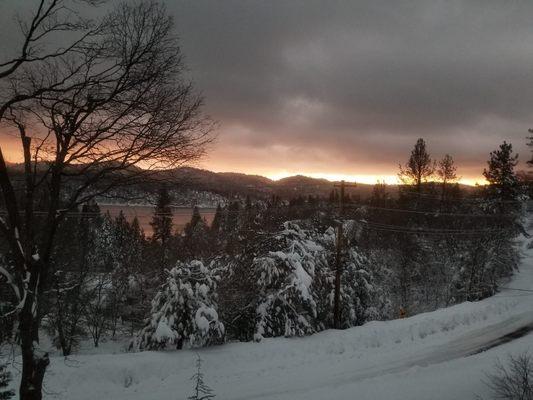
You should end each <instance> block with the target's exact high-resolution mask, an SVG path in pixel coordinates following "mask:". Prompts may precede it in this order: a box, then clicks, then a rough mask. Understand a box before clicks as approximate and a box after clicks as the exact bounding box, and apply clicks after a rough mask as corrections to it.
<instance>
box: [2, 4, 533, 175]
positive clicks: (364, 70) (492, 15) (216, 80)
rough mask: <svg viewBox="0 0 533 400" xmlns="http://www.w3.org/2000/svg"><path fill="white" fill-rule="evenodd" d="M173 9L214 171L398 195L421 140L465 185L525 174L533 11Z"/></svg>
mask: <svg viewBox="0 0 533 400" xmlns="http://www.w3.org/2000/svg"><path fill="white" fill-rule="evenodd" d="M31 1H33V0H24V4H25V5H26V4H27V3H28V2H31ZM2 3H4V5H3V7H2ZM21 3H22V1H19V2H17V1H15V0H0V7H2V8H0V11H1V12H0V22H1V20H2V19H6V18H11V16H12V14H13V12H11V13H10V12H9V11H10V10H12V9H17V8H20V4H21ZM165 3H166V5H167V8H168V12H169V13H170V14H171V15H173V17H174V19H175V23H176V31H177V34H178V35H179V37H180V41H181V46H182V50H183V53H184V55H185V60H186V63H187V65H188V68H189V72H188V74H189V75H190V77H191V79H192V80H193V81H194V83H195V86H196V88H197V89H198V90H199V91H201V93H202V94H203V95H204V96H205V103H206V105H205V112H206V113H207V114H209V115H210V116H211V117H212V118H213V119H214V120H216V121H217V123H218V128H217V130H216V132H215V133H216V136H217V140H216V142H215V144H213V145H212V147H211V148H210V151H209V152H208V155H207V157H206V158H205V159H204V160H203V161H202V162H201V163H200V166H201V167H204V168H207V169H211V170H214V171H238V172H245V173H253V174H261V175H266V176H269V177H272V178H279V177H283V176H287V175H292V174H305V175H311V176H318V177H326V178H328V177H329V178H336V177H345V178H353V179H350V180H354V179H356V180H358V181H361V182H368V183H372V182H375V180H376V179H385V180H387V181H394V180H395V177H396V174H397V172H398V163H404V162H405V161H406V160H407V158H408V156H409V152H410V150H411V148H412V147H413V145H414V143H415V142H416V140H417V138H419V137H422V138H424V139H425V140H426V142H427V145H428V149H429V152H430V153H431V155H432V156H433V157H434V158H436V159H438V158H441V157H442V156H443V155H444V154H446V153H450V154H451V155H453V156H454V158H455V159H456V161H457V164H458V166H459V171H458V172H459V175H460V176H461V177H462V178H463V181H464V182H470V183H473V182H474V181H476V180H481V178H480V176H481V172H482V170H483V168H484V166H485V165H486V160H487V158H488V154H489V152H490V151H492V150H494V149H496V148H497V147H498V146H499V144H500V143H501V142H502V141H503V140H507V141H510V142H512V143H513V145H514V148H515V150H516V151H517V152H518V153H519V154H520V155H521V160H522V164H521V167H522V168H524V167H525V166H524V165H525V164H524V162H525V161H526V160H527V159H528V157H529V155H530V153H529V150H528V149H527V147H526V145H525V143H526V136H527V135H528V133H527V129H528V128H529V127H532V126H533V121H532V118H531V112H532V111H533V68H532V67H533V22H532V21H531V16H532V15H533V2H532V1H526V0H524V1H518V0H507V1H501V0H479V1H476V0H471V1H466V0H463V1H454V0H447V1H444V0H435V1H430V2H428V1H425V0H404V1H380V0H368V1H355V0H354V1H337V0H331V1H326V0H323V1H315V0H305V1H304V0H291V1H281V0H278V1H260V0H241V1H236V0H225V1H217V0H194V1H192V0H190V1H180V0H178V1H171V0H167V1H166V2H165Z"/></svg>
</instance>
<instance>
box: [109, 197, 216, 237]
mask: <svg viewBox="0 0 533 400" xmlns="http://www.w3.org/2000/svg"><path fill="white" fill-rule="evenodd" d="M99 207H100V210H101V212H102V213H103V214H105V213H106V212H108V213H109V215H111V216H112V217H116V216H118V215H119V213H120V211H122V213H123V214H124V216H125V217H126V219H127V220H128V221H129V222H131V221H133V219H134V218H135V217H137V219H138V220H139V225H140V226H141V228H142V229H143V230H144V233H145V234H146V236H151V235H152V227H151V226H150V222H151V221H152V216H153V214H154V209H155V207H154V206H145V205H130V204H99ZM171 208H172V222H173V223H174V227H173V230H174V231H176V230H178V231H180V232H181V231H182V230H183V228H184V227H185V225H186V224H187V223H188V222H189V221H190V220H191V216H192V210H193V209H192V208H191V207H171ZM199 210H200V215H201V216H202V217H203V218H204V219H205V221H206V222H207V223H208V224H211V222H212V221H213V218H214V217H215V212H216V208H199Z"/></svg>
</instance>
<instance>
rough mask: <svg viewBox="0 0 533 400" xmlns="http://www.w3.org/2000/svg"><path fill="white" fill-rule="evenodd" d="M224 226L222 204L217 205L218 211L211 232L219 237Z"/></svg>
mask: <svg viewBox="0 0 533 400" xmlns="http://www.w3.org/2000/svg"><path fill="white" fill-rule="evenodd" d="M221 226H222V207H221V206H220V203H219V204H217V209H216V211H215V216H214V217H213V222H211V232H212V233H213V234H214V235H217V234H218V233H219V231H220V228H221Z"/></svg>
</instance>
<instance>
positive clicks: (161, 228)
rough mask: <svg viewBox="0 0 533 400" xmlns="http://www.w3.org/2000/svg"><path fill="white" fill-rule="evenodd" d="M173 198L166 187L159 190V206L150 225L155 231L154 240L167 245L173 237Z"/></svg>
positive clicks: (157, 205)
mask: <svg viewBox="0 0 533 400" xmlns="http://www.w3.org/2000/svg"><path fill="white" fill-rule="evenodd" d="M171 204H172V198H171V197H170V194H169V192H168V190H167V188H166V187H163V188H161V189H160V190H159V193H158V197H157V204H156V207H155V210H154V215H153V217H152V222H150V225H151V226H152V229H153V235H152V240H153V241H155V242H158V243H160V244H161V245H163V246H164V245H166V244H167V243H168V241H169V240H170V238H171V236H172V208H171V207H170V205H171Z"/></svg>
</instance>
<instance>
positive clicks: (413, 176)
mask: <svg viewBox="0 0 533 400" xmlns="http://www.w3.org/2000/svg"><path fill="white" fill-rule="evenodd" d="M434 171H435V164H434V162H433V161H432V160H431V157H430V155H429V153H428V152H427V150H426V142H425V141H424V139H422V138H420V139H418V140H417V141H416V144H415V147H414V149H413V150H412V151H411V156H410V157H409V160H408V161H407V163H406V164H405V166H402V165H401V164H400V172H399V174H398V177H399V178H400V180H401V181H402V182H403V183H404V184H406V185H415V187H416V192H417V193H418V194H420V193H421V191H422V183H423V182H426V181H427V180H428V179H429V178H430V177H431V176H432V175H433V172H434Z"/></svg>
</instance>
